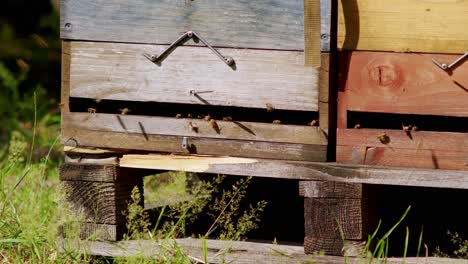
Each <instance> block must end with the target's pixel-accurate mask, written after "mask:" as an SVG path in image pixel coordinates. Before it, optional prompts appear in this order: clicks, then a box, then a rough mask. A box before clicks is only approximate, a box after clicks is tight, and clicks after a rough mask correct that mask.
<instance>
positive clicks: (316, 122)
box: [309, 119, 319, 126]
mask: <svg viewBox="0 0 468 264" xmlns="http://www.w3.org/2000/svg"><path fill="white" fill-rule="evenodd" d="M318 125H319V121H318V120H317V119H315V120H312V121H311V122H310V123H309V126H318Z"/></svg>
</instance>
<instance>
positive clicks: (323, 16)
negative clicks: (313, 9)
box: [320, 0, 331, 52]
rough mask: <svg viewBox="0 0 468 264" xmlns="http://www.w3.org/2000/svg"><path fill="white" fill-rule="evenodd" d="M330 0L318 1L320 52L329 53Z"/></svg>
mask: <svg viewBox="0 0 468 264" xmlns="http://www.w3.org/2000/svg"><path fill="white" fill-rule="evenodd" d="M330 25H331V0H320V50H321V51H322V52H329V51H330V37H331V35H330V34H331V33H330V28H331V26H330Z"/></svg>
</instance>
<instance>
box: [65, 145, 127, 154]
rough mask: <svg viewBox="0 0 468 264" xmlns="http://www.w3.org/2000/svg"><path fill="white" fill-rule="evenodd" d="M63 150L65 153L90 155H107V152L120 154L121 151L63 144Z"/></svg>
mask: <svg viewBox="0 0 468 264" xmlns="http://www.w3.org/2000/svg"><path fill="white" fill-rule="evenodd" d="M63 151H64V152H65V153H70V154H73V153H77V154H89V155H106V154H116V155H118V154H119V153H121V152H119V151H115V150H111V149H100V148H80V147H71V146H63Z"/></svg>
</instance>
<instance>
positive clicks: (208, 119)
mask: <svg viewBox="0 0 468 264" xmlns="http://www.w3.org/2000/svg"><path fill="white" fill-rule="evenodd" d="M203 119H205V120H206V121H210V120H211V115H210V114H208V115H206V116H205V117H204V118H203Z"/></svg>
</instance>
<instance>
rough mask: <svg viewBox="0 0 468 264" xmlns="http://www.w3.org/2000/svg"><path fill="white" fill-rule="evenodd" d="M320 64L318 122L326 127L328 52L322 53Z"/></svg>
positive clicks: (328, 80) (328, 84)
mask: <svg viewBox="0 0 468 264" xmlns="http://www.w3.org/2000/svg"><path fill="white" fill-rule="evenodd" d="M321 60H322V65H321V66H320V71H319V124H320V127H321V128H328V119H329V104H328V101H329V98H328V97H329V94H330V88H331V87H330V53H322V57H321Z"/></svg>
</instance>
